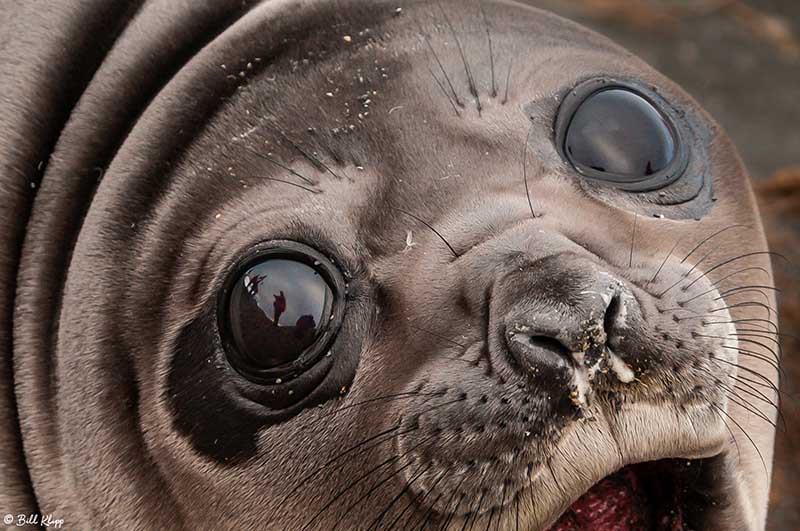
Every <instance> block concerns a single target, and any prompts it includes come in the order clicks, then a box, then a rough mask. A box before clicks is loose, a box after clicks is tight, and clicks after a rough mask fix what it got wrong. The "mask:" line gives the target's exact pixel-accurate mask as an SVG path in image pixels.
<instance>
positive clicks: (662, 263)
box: [647, 238, 682, 284]
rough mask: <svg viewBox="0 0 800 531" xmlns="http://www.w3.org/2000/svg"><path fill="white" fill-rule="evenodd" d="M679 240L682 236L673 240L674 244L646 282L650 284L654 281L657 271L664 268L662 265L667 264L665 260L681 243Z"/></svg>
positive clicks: (659, 271)
mask: <svg viewBox="0 0 800 531" xmlns="http://www.w3.org/2000/svg"><path fill="white" fill-rule="evenodd" d="M681 241H682V238H679V239H678V240H677V241H676V242H675V245H673V246H672V249H670V250H669V252H668V253H667V256H665V257H664V261H663V262H661V265H660V266H658V269H657V270H656V273H655V274H654V275H653V278H651V279H650V280H648V281H647V284H652V283H653V282H655V281H656V277H658V274H659V273H661V270H662V269H664V266H665V265H666V264H667V260H669V258H670V256H672V253H674V252H675V249H677V248H678V245H679V244H680V243H681Z"/></svg>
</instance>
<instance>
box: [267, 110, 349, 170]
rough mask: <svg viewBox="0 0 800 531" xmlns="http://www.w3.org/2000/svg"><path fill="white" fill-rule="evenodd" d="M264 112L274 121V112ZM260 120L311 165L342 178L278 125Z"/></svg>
mask: <svg viewBox="0 0 800 531" xmlns="http://www.w3.org/2000/svg"><path fill="white" fill-rule="evenodd" d="M265 112H266V113H267V114H269V115H270V116H271V117H272V118H273V119H274V120H276V121H277V120H278V117H277V116H275V115H274V114H272V113H270V112H269V111H265ZM261 121H262V123H264V125H266V126H267V127H268V128H270V129H272V131H273V132H275V133H276V134H278V136H280V137H281V138H282V139H283V140H285V141H286V142H288V143H289V145H290V146H292V147H293V148H294V149H295V151H297V152H298V153H300V155H302V156H303V158H305V159H306V160H308V161H309V162H310V163H311V164H313V165H314V166H315V167H316V168H317V169H319V170H321V171H326V172H328V173H330V174H331V175H333V176H334V177H335V178H337V179H341V178H342V177H341V176H340V175H338V174H337V173H336V172H334V171H333V169H331V167H330V166H328V165H327V164H325V162H324V161H322V160H321V159H319V158H317V157H316V156H315V155H314V154H313V153H309V152H308V151H306V150H305V149H304V148H303V147H302V146H301V145H300V144H299V143H297V142H295V141H294V140H292V139H291V138H290V137H289V135H287V134H286V133H285V132H284V131H283V130H281V129H280V128H278V127H277V126H275V125H274V124H271V123H269V122H268V121H266V120H265V119H264V118H261Z"/></svg>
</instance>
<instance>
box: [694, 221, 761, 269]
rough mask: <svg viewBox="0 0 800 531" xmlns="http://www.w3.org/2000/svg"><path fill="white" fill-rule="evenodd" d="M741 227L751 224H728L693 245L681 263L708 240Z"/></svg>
mask: <svg viewBox="0 0 800 531" xmlns="http://www.w3.org/2000/svg"><path fill="white" fill-rule="evenodd" d="M739 227H749V225H744V224H741V223H735V224H733V225H728V226H727V227H725V228H724V229H720V230H718V231H717V232H715V233H714V234H712V235H711V236H708V237H707V238H705V239H703V240H702V241H701V242H700V243H698V244H697V245H695V246H694V247H692V250H691V251H689V253H688V254H687V255H686V256H684V257H683V260H681V263H684V262H685V261H686V260H688V259H689V257H690V256H692V254H694V252H695V251H696V250H698V249H699V248H700V247H702V246H703V245H705V244H706V243H707V242H709V241H711V240H712V239H714V238H716V237H717V236H719V235H720V234H722V233H724V232H726V231H729V230H731V229H735V228H739Z"/></svg>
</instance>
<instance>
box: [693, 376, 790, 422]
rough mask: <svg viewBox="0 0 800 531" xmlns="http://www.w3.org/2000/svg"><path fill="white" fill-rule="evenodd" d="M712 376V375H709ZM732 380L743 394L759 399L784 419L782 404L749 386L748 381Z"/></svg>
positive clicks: (733, 378)
mask: <svg viewBox="0 0 800 531" xmlns="http://www.w3.org/2000/svg"><path fill="white" fill-rule="evenodd" d="M709 374H710V373H709ZM731 379H732V380H734V381H735V382H736V384H735V385H737V386H742V387H739V389H740V390H741V391H742V392H743V393H747V394H748V395H750V396H752V397H753V398H755V399H757V400H758V401H759V402H763V403H765V404H767V405H769V406H771V407H773V408H775V411H776V412H777V413H778V416H779V417H782V416H783V414H782V413H781V409H780V404H779V402H778V401H777V400H772V399H771V398H770V397H768V396H767V395H765V394H764V393H763V392H761V391H759V390H758V389H757V388H756V387H754V386H752V385H750V384H748V383H747V382H746V381H742V380H740V379H738V378H736V377H731Z"/></svg>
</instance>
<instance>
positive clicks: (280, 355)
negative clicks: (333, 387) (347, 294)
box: [220, 242, 344, 383]
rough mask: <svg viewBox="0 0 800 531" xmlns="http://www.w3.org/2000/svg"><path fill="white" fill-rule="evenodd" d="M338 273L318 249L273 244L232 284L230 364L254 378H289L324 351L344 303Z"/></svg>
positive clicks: (226, 307) (226, 324)
mask: <svg viewBox="0 0 800 531" xmlns="http://www.w3.org/2000/svg"><path fill="white" fill-rule="evenodd" d="M342 286H343V281H342V279H341V275H340V274H339V272H338V270H337V269H336V268H335V267H334V266H333V264H331V263H330V261H329V260H327V259H326V258H325V257H324V256H322V255H321V254H319V253H318V252H317V251H315V250H314V249H311V248H310V247H307V246H305V245H301V244H298V243H296V242H270V243H269V244H268V245H267V247H266V248H262V249H260V250H258V251H257V252H255V253H254V254H253V255H252V256H250V257H248V258H247V259H246V260H245V261H243V263H242V264H241V265H240V266H239V267H238V269H237V270H236V271H235V272H234V274H233V276H232V277H231V279H230V281H229V287H228V289H227V298H226V300H225V301H223V304H222V308H221V312H220V313H221V315H220V325H221V331H222V333H223V340H224V341H225V342H226V343H227V344H226V350H227V354H228V360H229V361H230V363H231V365H233V367H234V368H235V369H237V370H238V371H239V372H240V373H242V374H243V375H245V376H246V377H248V378H249V379H251V380H256V381H269V383H274V380H276V379H278V380H279V379H283V380H286V379H290V378H292V377H294V376H298V375H299V374H301V373H302V372H303V371H304V370H305V369H307V368H308V367H310V366H311V365H313V364H314V363H315V362H316V361H317V360H318V359H319V357H320V356H321V355H322V354H324V353H325V351H326V349H327V348H328V346H329V345H330V342H331V340H332V339H333V337H334V336H335V333H336V331H337V328H338V325H339V321H340V318H341V314H342V311H343V308H342V307H343V305H344V301H343V298H342Z"/></svg>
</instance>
